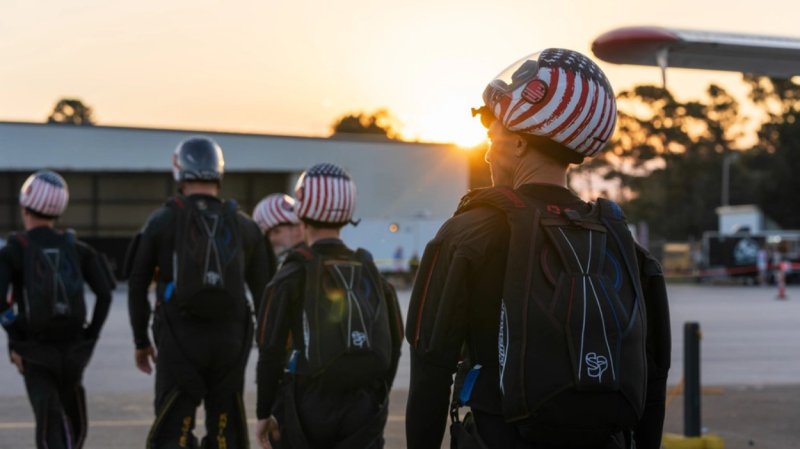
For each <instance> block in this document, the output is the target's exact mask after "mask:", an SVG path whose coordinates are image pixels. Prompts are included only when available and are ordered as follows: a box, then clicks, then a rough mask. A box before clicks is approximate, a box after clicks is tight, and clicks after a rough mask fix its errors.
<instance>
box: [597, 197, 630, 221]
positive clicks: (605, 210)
mask: <svg viewBox="0 0 800 449" xmlns="http://www.w3.org/2000/svg"><path fill="white" fill-rule="evenodd" d="M597 206H598V207H599V208H600V215H601V216H602V217H604V218H607V219H609V220H620V221H626V220H627V219H626V217H625V213H624V212H623V211H622V208H621V207H619V204H617V203H615V202H613V201H611V200H608V199H605V198H598V199H597Z"/></svg>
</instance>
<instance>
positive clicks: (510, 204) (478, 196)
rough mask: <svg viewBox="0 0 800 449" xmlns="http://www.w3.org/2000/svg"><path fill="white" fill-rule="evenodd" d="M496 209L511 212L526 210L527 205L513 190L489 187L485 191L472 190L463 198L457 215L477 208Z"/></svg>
mask: <svg viewBox="0 0 800 449" xmlns="http://www.w3.org/2000/svg"><path fill="white" fill-rule="evenodd" d="M486 206H489V207H494V208H496V209H500V210H502V211H506V212H510V211H513V210H515V209H525V208H526V207H528V206H527V204H526V203H525V201H524V200H523V199H522V198H521V197H520V196H519V194H517V192H515V191H514V190H512V189H509V188H508V187H487V188H485V189H475V190H471V191H470V192H469V193H467V194H466V195H464V197H463V198H461V202H460V203H459V204H458V209H456V213H455V215H459V214H462V213H464V212H466V211H468V210H471V209H475V208H477V207H486Z"/></svg>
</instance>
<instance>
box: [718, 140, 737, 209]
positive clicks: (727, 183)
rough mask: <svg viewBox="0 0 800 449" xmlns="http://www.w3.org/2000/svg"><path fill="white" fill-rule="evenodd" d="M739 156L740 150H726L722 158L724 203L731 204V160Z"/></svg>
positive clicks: (725, 204) (724, 204)
mask: <svg viewBox="0 0 800 449" xmlns="http://www.w3.org/2000/svg"><path fill="white" fill-rule="evenodd" d="M738 157H739V153H738V152H735V151H733V152H726V153H725V156H724V157H723V158H722V205H723V206H728V205H730V188H731V162H733V161H735V160H736V159H737V158H738Z"/></svg>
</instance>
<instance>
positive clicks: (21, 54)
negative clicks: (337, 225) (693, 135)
mask: <svg viewBox="0 0 800 449" xmlns="http://www.w3.org/2000/svg"><path fill="white" fill-rule="evenodd" d="M798 13H800V6H798V4H797V1H796V0H763V1H759V2H736V1H730V0H727V1H702V0H671V1H660V2H648V1H642V0H638V1H633V0H630V1H627V0H626V1H608V2H600V1H596V0H594V1H590V0H557V1H550V2H543V1H541V0H519V1H504V0H493V1H481V2H475V1H469V0H404V1H382V0H375V1H364V0H336V1H322V0H316V1H311V0H294V1H276V0H259V1H256V0H233V1H211V0H191V1H189V0H170V1H163V0H161V1H154V0H138V1H108V0H91V1H80V0H75V1H69V2H64V1H54V0H36V1H28V0H2V2H0V55H2V65H0V120H14V121H35V122H41V121H43V120H44V119H45V118H46V117H47V115H48V113H49V111H50V109H51V108H52V106H53V104H54V102H55V101H56V100H57V99H58V98H61V97H77V98H81V99H82V100H84V102H86V103H87V104H88V105H90V106H92V107H93V108H94V110H95V118H96V120H97V122H98V123H99V124H104V125H129V126H142V127H166V128H189V129H208V130H224V131H243V132H259V133H271V134H284V135H308V136H326V135H329V134H330V127H331V124H332V123H333V121H334V120H335V119H336V117H337V116H340V115H342V114H344V113H347V112H352V111H361V110H365V111H372V110H375V109H378V108H388V109H389V110H390V111H392V112H393V113H394V114H395V115H396V116H397V117H398V118H399V119H400V121H401V122H402V123H403V125H404V128H403V136H404V137H406V138H410V139H420V140H425V141H454V142H457V143H463V144H468V143H476V142H478V141H480V140H481V139H482V137H483V136H484V134H485V130H483V129H482V128H481V127H480V125H479V123H478V122H477V121H476V120H473V119H472V118H471V117H470V114H469V108H470V107H471V106H477V105H479V103H480V102H481V98H480V95H481V93H482V91H483V88H484V86H485V85H486V83H487V82H488V81H489V80H490V79H492V78H493V77H494V75H496V74H497V73H498V72H500V71H501V70H502V69H504V68H505V67H506V66H507V65H509V64H510V63H512V62H514V61H515V60H517V59H519V58H520V57H522V56H524V55H526V54H529V53H532V52H534V51H537V50H539V49H542V48H545V47H565V48H572V49H575V50H579V51H582V52H585V53H587V54H591V52H590V46H591V42H592V40H593V39H594V38H596V37H597V36H598V35H600V34H602V33H603V32H605V31H609V30H611V29H613V28H617V27H621V26H629V25H659V26H666V27H677V28H690V29H704V30H718V31H731V32H745V33H757V34H771V35H785V36H795V37H800V29H798V25H797V16H798ZM601 66H602V67H603V69H604V70H606V73H607V74H608V76H609V78H610V80H611V83H612V85H613V86H614V88H615V89H616V90H617V91H619V90H622V89H625V88H628V87H631V86H633V85H635V84H639V83H660V80H661V75H660V72H659V70H658V69H656V68H637V67H631V66H614V65H610V64H606V63H601ZM740 79H741V76H740V75H738V74H728V73H721V72H702V71H691V70H677V69H672V70H671V71H670V72H669V73H668V83H669V87H670V88H671V89H672V90H673V91H674V92H675V93H676V94H677V95H678V97H680V98H696V97H700V96H701V95H702V92H703V89H704V87H705V86H706V85H707V84H708V83H709V82H711V81H716V82H718V83H721V84H722V85H723V86H724V87H726V88H729V89H730V90H731V91H733V92H735V93H740V94H744V92H745V90H744V88H743V87H742V85H741V83H740V82H739V80H740Z"/></svg>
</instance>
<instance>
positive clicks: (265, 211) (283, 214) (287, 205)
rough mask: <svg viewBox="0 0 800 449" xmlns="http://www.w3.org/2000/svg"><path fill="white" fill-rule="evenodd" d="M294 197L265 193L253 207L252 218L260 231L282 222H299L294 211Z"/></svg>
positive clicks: (267, 229) (265, 230)
mask: <svg viewBox="0 0 800 449" xmlns="http://www.w3.org/2000/svg"><path fill="white" fill-rule="evenodd" d="M294 208H295V201H294V198H292V197H290V196H289V195H284V194H282V193H273V194H272V195H267V196H266V197H264V199H262V200H261V201H259V202H258V204H256V208H255V209H253V220H255V221H256V223H257V224H258V227H260V228H261V232H267V231H269V230H270V229H272V228H274V227H275V226H278V225H282V224H299V223H300V220H299V219H298V218H297V214H296V213H295V211H294Z"/></svg>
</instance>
